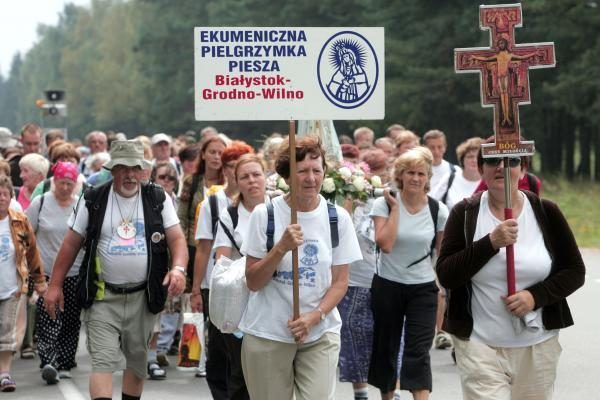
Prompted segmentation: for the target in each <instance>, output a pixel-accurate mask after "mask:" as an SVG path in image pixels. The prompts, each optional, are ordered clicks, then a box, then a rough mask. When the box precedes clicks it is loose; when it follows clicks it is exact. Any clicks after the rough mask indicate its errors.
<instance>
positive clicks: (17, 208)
mask: <svg viewBox="0 0 600 400" xmlns="http://www.w3.org/2000/svg"><path fill="white" fill-rule="evenodd" d="M8 208H10V209H12V210H15V211H18V212H23V207H21V204H19V202H18V201H17V199H15V198H14V197H13V198H12V199H10V204H9V206H8Z"/></svg>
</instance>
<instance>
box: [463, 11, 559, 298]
mask: <svg viewBox="0 0 600 400" xmlns="http://www.w3.org/2000/svg"><path fill="white" fill-rule="evenodd" d="M522 22H523V15H522V12H521V4H498V5H491V6H483V5H482V6H479V23H480V27H481V29H482V30H487V31H489V32H490V46H489V47H477V48H464V49H454V68H455V70H456V72H459V73H460V72H475V73H479V74H480V75H479V76H480V79H481V104H482V106H483V107H493V108H494V134H495V143H485V144H483V145H482V148H481V153H482V156H483V158H503V159H504V199H505V209H504V217H505V219H510V218H512V217H513V212H512V201H511V200H512V199H511V187H510V166H509V163H508V161H509V157H522V156H532V155H533V153H534V151H535V148H534V143H533V142H532V141H521V134H520V127H519V105H521V104H530V102H531V101H530V93H529V69H533V68H549V67H554V65H555V64H556V60H555V56H554V43H550V42H548V43H535V44H515V27H521V26H522ZM506 277H507V289H508V294H509V295H512V294H514V293H515V291H516V284H515V265H514V250H513V246H512V245H510V246H507V247H506Z"/></svg>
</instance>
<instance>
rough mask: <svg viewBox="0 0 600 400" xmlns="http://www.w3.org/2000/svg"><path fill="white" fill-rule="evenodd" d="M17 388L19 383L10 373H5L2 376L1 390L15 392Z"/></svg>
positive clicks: (0, 379) (0, 381)
mask: <svg viewBox="0 0 600 400" xmlns="http://www.w3.org/2000/svg"><path fill="white" fill-rule="evenodd" d="M16 388H17V384H16V383H15V381H13V380H12V378H11V377H10V375H4V376H3V377H2V378H0V392H14V391H15V389H16Z"/></svg>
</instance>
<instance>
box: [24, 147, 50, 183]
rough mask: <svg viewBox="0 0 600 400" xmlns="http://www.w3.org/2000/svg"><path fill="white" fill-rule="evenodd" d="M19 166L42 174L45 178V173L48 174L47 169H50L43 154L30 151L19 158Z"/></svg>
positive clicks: (48, 162)
mask: <svg viewBox="0 0 600 400" xmlns="http://www.w3.org/2000/svg"><path fill="white" fill-rule="evenodd" d="M19 167H21V168H23V167H26V168H29V169H30V170H32V171H33V172H37V173H38V174H42V176H43V177H44V178H46V175H48V170H49V169H50V161H48V160H46V159H45V158H44V157H43V156H41V155H39V154H37V153H30V154H26V155H24V156H23V158H21V160H20V161H19Z"/></svg>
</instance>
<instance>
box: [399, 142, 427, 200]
mask: <svg viewBox="0 0 600 400" xmlns="http://www.w3.org/2000/svg"><path fill="white" fill-rule="evenodd" d="M415 167H425V169H426V170H427V183H426V184H425V193H427V192H429V189H430V181H431V176H432V175H433V155H432V154H431V151H430V150H429V149H428V148H427V147H423V146H417V147H414V148H412V149H410V150H408V151H407V152H406V153H404V154H402V155H401V156H400V157H398V158H397V159H396V161H395V162H394V181H395V182H396V185H397V186H398V189H400V190H402V189H403V188H402V179H401V177H402V174H403V173H404V171H406V170H408V169H411V168H415Z"/></svg>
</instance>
